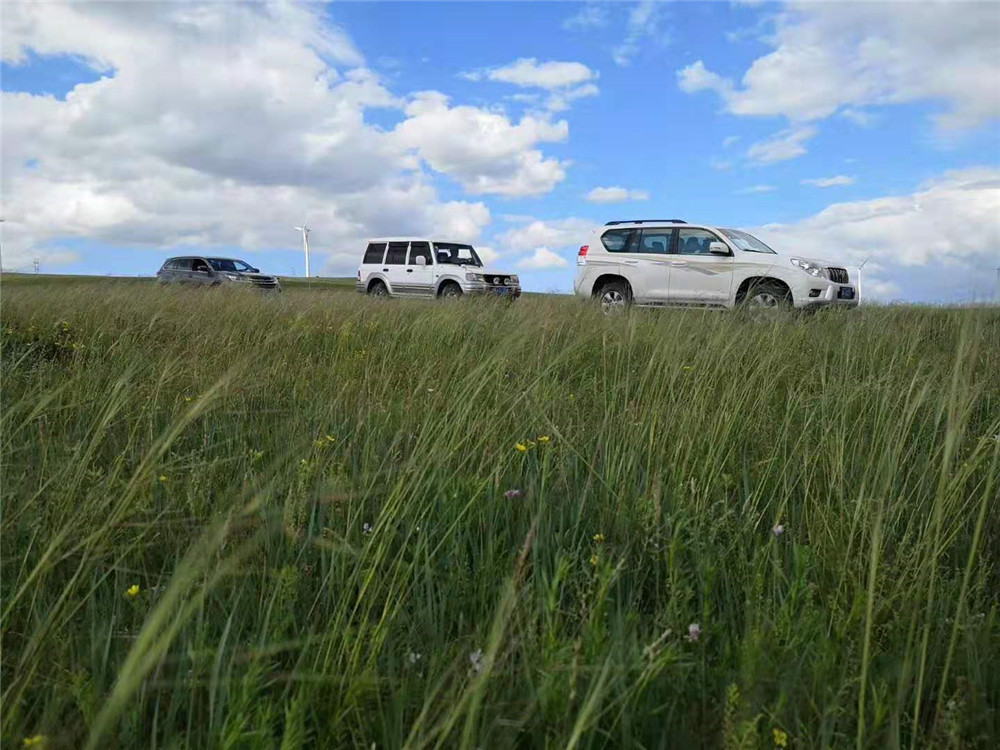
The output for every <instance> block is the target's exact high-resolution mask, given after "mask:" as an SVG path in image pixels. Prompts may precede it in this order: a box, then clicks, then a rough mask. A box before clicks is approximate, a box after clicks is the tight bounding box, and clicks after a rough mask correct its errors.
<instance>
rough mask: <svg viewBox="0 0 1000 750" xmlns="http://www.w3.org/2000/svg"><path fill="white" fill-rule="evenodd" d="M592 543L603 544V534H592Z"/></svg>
mask: <svg viewBox="0 0 1000 750" xmlns="http://www.w3.org/2000/svg"><path fill="white" fill-rule="evenodd" d="M594 541H595V542H603V541H604V534H600V533H598V534H594Z"/></svg>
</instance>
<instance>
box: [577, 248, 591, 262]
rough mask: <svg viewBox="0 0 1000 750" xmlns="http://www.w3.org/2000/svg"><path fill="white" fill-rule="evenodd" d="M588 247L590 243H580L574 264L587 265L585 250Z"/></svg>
mask: <svg viewBox="0 0 1000 750" xmlns="http://www.w3.org/2000/svg"><path fill="white" fill-rule="evenodd" d="M589 249H590V245H581V246H580V252H578V253H577V254H576V264H577V265H578V266H585V265H587V251H588V250H589Z"/></svg>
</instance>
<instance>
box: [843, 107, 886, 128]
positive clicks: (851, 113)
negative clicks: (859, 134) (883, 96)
mask: <svg viewBox="0 0 1000 750" xmlns="http://www.w3.org/2000/svg"><path fill="white" fill-rule="evenodd" d="M840 116H841V117H843V118H844V119H845V120H849V121H850V122H853V123H854V124H855V125H858V126H860V127H862V128H867V127H870V126H872V125H874V124H875V122H876V120H878V116H877V115H873V114H872V113H871V112H866V111H865V110H863V109H853V108H851V107H848V108H847V109H842V110H841V111H840Z"/></svg>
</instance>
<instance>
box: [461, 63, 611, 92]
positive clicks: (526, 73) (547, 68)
mask: <svg viewBox="0 0 1000 750" xmlns="http://www.w3.org/2000/svg"><path fill="white" fill-rule="evenodd" d="M464 75H465V77H466V78H470V79H472V80H480V79H481V78H485V79H486V80H490V81H500V82H501V83H511V84H514V85H515V86H524V87H531V88H541V89H549V90H553V89H559V88H565V87H567V86H577V85H579V84H581V83H586V82H587V81H592V80H594V79H596V78H597V74H596V73H595V72H594V71H592V70H591V69H590V68H588V67H587V66H586V65H584V64H583V63H579V62H558V61H555V60H550V61H548V62H538V60H537V59H536V58H534V57H523V58H521V59H519V60H516V61H514V62H512V63H510V64H509V65H504V66H503V67H499V68H487V69H485V70H482V71H476V72H473V73H465V74H464Z"/></svg>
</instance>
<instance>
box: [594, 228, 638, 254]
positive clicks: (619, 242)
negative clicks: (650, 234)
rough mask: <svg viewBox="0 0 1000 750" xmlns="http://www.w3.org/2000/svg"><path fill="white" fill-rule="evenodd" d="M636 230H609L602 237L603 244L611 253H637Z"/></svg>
mask: <svg viewBox="0 0 1000 750" xmlns="http://www.w3.org/2000/svg"><path fill="white" fill-rule="evenodd" d="M635 235H636V231H635V230H634V229H609V230H608V231H607V232H605V233H604V234H602V235H601V243H602V244H603V245H604V249H605V250H607V251H608V252H609V253H629V252H634V251H635Z"/></svg>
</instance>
